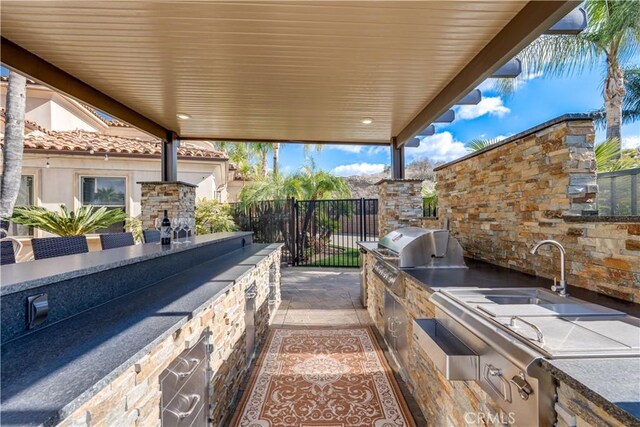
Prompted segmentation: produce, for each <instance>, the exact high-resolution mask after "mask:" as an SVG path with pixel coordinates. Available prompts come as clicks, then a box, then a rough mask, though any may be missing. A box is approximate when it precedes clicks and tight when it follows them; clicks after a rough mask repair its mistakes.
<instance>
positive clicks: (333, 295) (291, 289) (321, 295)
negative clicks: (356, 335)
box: [274, 267, 371, 326]
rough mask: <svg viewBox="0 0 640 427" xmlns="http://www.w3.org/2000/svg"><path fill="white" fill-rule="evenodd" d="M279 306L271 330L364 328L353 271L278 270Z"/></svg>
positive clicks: (366, 322)
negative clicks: (308, 327)
mask: <svg viewBox="0 0 640 427" xmlns="http://www.w3.org/2000/svg"><path fill="white" fill-rule="evenodd" d="M281 294H282V303H281V304H280V309H279V310H278V313H276V317H275V319H274V326H366V325H370V324H371V319H370V318H369V314H368V313H367V310H366V309H364V308H363V307H362V304H361V303H360V272H359V270H358V269H355V268H343V269H338V268H304V267H288V268H283V269H282V282H281Z"/></svg>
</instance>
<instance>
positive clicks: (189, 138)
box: [179, 136, 391, 146]
mask: <svg viewBox="0 0 640 427" xmlns="http://www.w3.org/2000/svg"><path fill="white" fill-rule="evenodd" d="M179 139H180V141H214V142H215V141H220V142H222V141H224V142H247V143H262V142H266V143H279V144H319V145H386V146H389V145H391V141H363V142H358V141H314V140H307V139H305V140H300V139H296V140H291V139H255V138H221V137H218V136H216V137H195V136H181V137H179Z"/></svg>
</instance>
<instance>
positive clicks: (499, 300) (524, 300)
mask: <svg viewBox="0 0 640 427" xmlns="http://www.w3.org/2000/svg"><path fill="white" fill-rule="evenodd" d="M487 299H488V300H489V301H492V302H494V303H496V304H501V305H502V304H544V303H546V302H548V301H546V300H543V299H541V298H536V297H512V296H495V297H493V296H492V297H487Z"/></svg>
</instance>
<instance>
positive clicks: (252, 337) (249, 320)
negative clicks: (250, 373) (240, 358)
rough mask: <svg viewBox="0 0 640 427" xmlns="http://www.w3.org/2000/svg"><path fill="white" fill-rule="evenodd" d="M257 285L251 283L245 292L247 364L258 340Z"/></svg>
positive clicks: (251, 357)
mask: <svg viewBox="0 0 640 427" xmlns="http://www.w3.org/2000/svg"><path fill="white" fill-rule="evenodd" d="M256 296H257V295H256V286H255V285H251V286H249V289H247V292H246V294H245V305H244V310H245V311H244V325H245V328H246V329H245V332H246V334H247V337H246V345H247V365H248V364H250V363H251V360H252V359H253V356H254V354H255V342H256Z"/></svg>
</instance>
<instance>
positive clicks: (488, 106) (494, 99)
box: [456, 96, 511, 120]
mask: <svg viewBox="0 0 640 427" xmlns="http://www.w3.org/2000/svg"><path fill="white" fill-rule="evenodd" d="M510 112H511V110H510V109H509V108H507V107H505V106H504V103H503V102H502V98H500V97H499V96H490V97H486V98H484V97H483V98H482V101H480V102H479V103H478V104H477V105H461V106H459V107H457V112H456V119H459V120H473V119H477V118H478V117H482V116H484V115H485V114H490V115H492V116H498V117H502V116H504V115H505V114H507V113H510Z"/></svg>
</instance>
